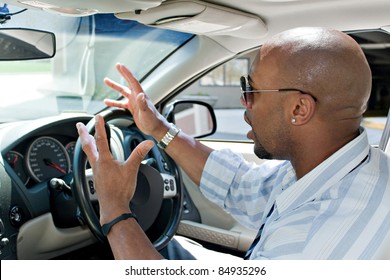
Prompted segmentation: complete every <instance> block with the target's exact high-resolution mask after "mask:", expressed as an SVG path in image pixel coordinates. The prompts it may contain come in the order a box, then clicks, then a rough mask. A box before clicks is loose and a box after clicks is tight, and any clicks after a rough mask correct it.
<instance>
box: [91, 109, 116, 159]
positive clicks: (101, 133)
mask: <svg viewBox="0 0 390 280" xmlns="http://www.w3.org/2000/svg"><path fill="white" fill-rule="evenodd" d="M95 121H96V124H95V141H96V147H97V149H98V151H99V155H100V157H101V158H107V157H109V158H111V157H112V156H111V152H110V149H109V147H108V139H107V133H106V128H105V126H104V120H103V117H102V116H100V115H96V116H95Z"/></svg>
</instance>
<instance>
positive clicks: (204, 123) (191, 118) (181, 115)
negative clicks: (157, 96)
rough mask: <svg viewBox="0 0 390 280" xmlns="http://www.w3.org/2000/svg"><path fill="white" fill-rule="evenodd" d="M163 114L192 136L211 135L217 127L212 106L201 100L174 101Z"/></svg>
mask: <svg viewBox="0 0 390 280" xmlns="http://www.w3.org/2000/svg"><path fill="white" fill-rule="evenodd" d="M165 116H166V118H167V120H168V121H170V122H174V123H175V124H176V125H177V126H178V127H179V128H180V129H181V130H183V131H184V132H185V133H186V134H188V135H190V136H192V137H194V138H201V137H206V136H209V135H212V134H213V133H215V131H216V129H217V124H216V119H215V114H214V110H213V108H212V107H211V106H210V104H208V103H205V102H202V101H194V100H180V101H175V102H174V103H172V104H170V105H169V106H168V107H167V110H166V114H165Z"/></svg>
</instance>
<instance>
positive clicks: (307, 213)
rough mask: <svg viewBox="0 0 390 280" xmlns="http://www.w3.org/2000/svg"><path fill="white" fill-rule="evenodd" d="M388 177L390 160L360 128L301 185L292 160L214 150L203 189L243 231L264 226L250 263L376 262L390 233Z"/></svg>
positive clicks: (202, 181) (204, 172)
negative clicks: (255, 159)
mask: <svg viewBox="0 0 390 280" xmlns="http://www.w3.org/2000/svg"><path fill="white" fill-rule="evenodd" d="M389 173H390V157H389V156H387V155H386V154H385V153H383V152H382V151H380V150H379V149H377V148H373V147H371V146H370V145H369V143H368V139H367V133H366V131H365V130H364V129H361V134H360V135H359V136H358V137H357V138H355V139H354V140H352V141H351V142H349V143H348V144H346V145H345V146H344V147H342V148H341V149H340V150H338V151H337V152H336V153H334V154H333V155H332V156H331V157H329V158H328V159H326V160H325V161H324V162H322V163H321V164H320V165H318V166H317V167H316V168H315V169H313V170H312V171H310V172H309V173H308V174H306V175H305V176H304V177H302V178H301V179H299V180H297V179H296V176H295V172H294V169H293V167H292V165H291V163H290V162H289V161H276V160H270V161H267V162H265V163H264V164H261V165H256V164H254V163H248V162H246V161H245V160H244V159H243V158H242V156H240V155H237V154H235V153H233V152H231V151H229V150H220V151H214V152H212V153H211V154H210V156H209V158H208V160H207V162H206V166H205V168H204V171H203V174H202V178H201V183H200V185H201V186H200V187H201V191H202V193H203V194H204V195H205V196H206V197H207V198H208V199H210V200H211V201H212V202H214V203H216V204H218V205H219V206H220V207H222V208H223V209H225V210H226V211H227V212H229V213H230V214H231V215H232V216H233V217H234V218H235V219H236V220H237V221H239V222H240V223H241V224H243V225H244V226H247V227H249V228H253V229H256V230H258V229H259V228H260V227H261V225H262V224H263V223H265V225H264V228H263V231H262V234H261V238H260V241H259V242H258V244H257V245H256V247H255V248H254V250H253V253H252V255H251V259H372V258H376V257H377V256H378V252H379V251H380V250H381V246H383V244H384V243H385V238H386V236H389V235H390V176H389ZM272 206H274V208H273V211H272V213H271V214H269V212H271V211H270V209H271V208H272Z"/></svg>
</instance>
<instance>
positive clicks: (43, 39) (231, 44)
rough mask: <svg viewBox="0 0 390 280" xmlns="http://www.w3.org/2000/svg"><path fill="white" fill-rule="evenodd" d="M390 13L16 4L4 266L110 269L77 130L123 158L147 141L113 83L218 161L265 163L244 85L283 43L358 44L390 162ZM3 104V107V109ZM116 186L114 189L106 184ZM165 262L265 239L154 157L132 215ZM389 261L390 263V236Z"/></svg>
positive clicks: (0, 42) (0, 36) (248, 1)
mask: <svg viewBox="0 0 390 280" xmlns="http://www.w3.org/2000/svg"><path fill="white" fill-rule="evenodd" d="M389 11H390V2H389V1H386V0H372V1H365V0H339V1H329V0H240V1H229V0H207V1H201V0H131V1H129V0H111V1H100V0H84V1H74V0H71V1H69V0H68V1H65V0H43V1H28V0H26V1H24V0H9V1H6V2H4V3H2V2H0V86H1V87H0V92H1V100H2V102H0V258H1V260H8V259H9V260H49V259H56V260H58V259H60V260H64V259H65V260H75V259H76V260H80V259H82V260H95V259H103V260H107V259H108V260H110V259H112V258H113V256H112V253H111V251H110V248H109V245H108V242H107V239H106V238H105V236H104V235H103V234H102V231H101V227H100V223H99V213H98V212H99V211H98V209H99V207H98V201H97V197H96V193H95V190H94V185H93V184H94V182H93V177H92V175H93V174H92V169H91V167H90V166H89V164H88V161H87V159H86V156H85V154H84V153H83V151H82V147H81V142H80V140H79V139H78V134H77V130H76V123H77V122H83V123H84V124H86V125H87V127H88V129H89V131H90V133H91V134H93V133H94V124H95V123H94V115H96V114H100V115H102V116H103V117H104V119H105V121H106V123H107V125H106V131H107V135H108V139H109V143H110V150H111V152H112V154H113V157H114V158H115V159H117V160H119V161H124V160H125V159H126V158H127V157H128V156H129V155H130V154H131V152H132V150H133V149H134V148H135V147H136V146H137V145H138V144H139V143H140V142H142V141H143V140H145V139H151V140H153V141H155V140H154V139H152V138H151V137H149V136H147V135H144V134H143V133H142V132H141V131H140V130H139V129H138V128H137V127H136V125H135V123H134V121H133V119H132V116H131V115H130V113H129V112H128V111H126V110H120V109H114V108H106V106H105V105H104V103H103V100H104V99H105V98H120V96H119V95H117V94H116V93H114V92H112V91H110V90H109V89H108V88H107V87H105V86H104V83H103V79H104V77H110V78H112V79H114V80H117V81H118V82H121V83H125V81H123V79H121V78H120V76H119V75H118V74H117V73H116V71H115V65H116V63H118V62H120V63H123V64H125V65H127V66H128V67H129V69H130V70H132V71H133V73H134V74H135V76H136V77H137V79H139V81H140V83H141V85H142V88H143V90H144V91H145V92H146V93H147V94H148V95H149V97H150V98H151V100H152V101H153V103H154V104H155V106H156V108H157V109H158V110H159V111H160V112H161V113H162V114H163V115H164V116H165V117H166V118H167V119H168V120H169V121H170V122H174V123H176V125H178V126H179V127H180V128H181V129H182V130H183V131H185V132H186V133H188V134H190V135H192V136H194V137H195V138H197V139H198V140H199V141H202V143H204V144H206V145H208V146H209V147H211V148H213V149H225V148H229V149H232V150H234V151H236V152H239V153H241V154H242V155H243V156H244V157H245V159H246V160H248V161H252V162H255V163H258V164H261V163H262V162H263V160H262V159H259V158H257V157H256V156H255V155H254V153H253V143H252V142H251V141H250V140H249V139H247V138H246V133H247V131H248V126H247V124H246V123H245V122H244V120H243V112H244V108H243V107H242V105H241V104H240V89H239V78H240V76H242V75H245V74H248V72H249V71H250V65H251V63H252V62H253V60H254V57H255V54H256V52H257V51H258V50H259V48H261V45H262V44H263V43H264V42H265V41H266V40H267V39H268V38H270V37H271V36H273V35H274V34H277V33H279V32H281V31H284V30H287V29H290V28H294V27H301V26H324V27H331V28H336V29H338V30H341V31H343V32H346V33H347V34H349V35H350V36H351V37H352V38H353V39H355V40H356V41H357V43H358V44H359V45H360V46H361V48H362V50H363V51H364V53H365V55H366V57H367V60H368V62H369V64H370V67H371V71H372V77H373V80H372V92H371V97H370V100H369V103H368V109H367V112H366V113H365V115H364V118H363V120H362V126H364V127H365V128H366V129H367V131H368V133H369V139H370V144H371V145H373V146H375V147H377V148H378V149H382V150H383V151H385V152H386V153H387V154H389V155H390V141H389V139H390V120H389V119H390V110H389V109H390V17H389ZM1 103H2V104H1ZM107 176H110V175H109V174H107ZM130 207H131V209H132V210H133V211H134V212H135V213H136V215H137V216H138V220H139V222H140V225H141V227H142V229H143V230H144V231H145V233H146V234H147V236H148V237H149V239H150V240H151V242H152V243H153V245H154V246H155V248H156V249H157V250H161V249H163V248H164V247H165V246H166V245H167V244H168V243H169V241H170V240H171V239H172V238H173V237H174V236H175V235H180V236H184V237H188V238H190V239H192V240H195V241H196V242H198V243H200V244H201V245H202V246H204V247H206V248H209V249H212V250H216V251H219V252H223V253H229V254H232V255H235V256H238V257H243V256H244V254H245V252H246V251H247V249H248V248H249V246H250V245H251V243H252V241H253V239H254V237H255V235H256V232H255V231H253V230H250V229H247V228H245V227H244V226H242V225H241V224H240V223H239V221H236V220H235V219H233V218H232V216H231V215H230V214H229V213H226V212H224V211H223V210H222V209H220V208H219V207H218V206H216V205H214V204H213V203H212V202H210V201H208V200H207V199H206V198H205V197H204V196H203V195H202V193H201V192H200V190H199V188H198V186H197V184H195V183H194V182H193V181H191V179H190V178H189V177H188V176H187V174H186V173H185V172H184V171H183V170H181V168H180V167H179V166H178V165H177V164H176V163H175V162H174V161H173V160H172V159H171V158H170V157H169V156H168V155H167V154H166V153H165V152H164V151H163V150H161V149H159V148H158V147H157V146H155V147H153V149H152V150H151V151H150V152H149V153H148V155H147V157H146V158H145V159H144V161H143V162H142V165H141V167H140V172H139V175H138V182H137V191H136V194H135V196H134V198H133V200H132V201H131V204H130ZM388 240H389V242H388V245H389V246H388V247H384V248H383V250H382V252H383V254H382V255H379V256H378V258H380V259H389V258H390V236H389V238H388Z"/></svg>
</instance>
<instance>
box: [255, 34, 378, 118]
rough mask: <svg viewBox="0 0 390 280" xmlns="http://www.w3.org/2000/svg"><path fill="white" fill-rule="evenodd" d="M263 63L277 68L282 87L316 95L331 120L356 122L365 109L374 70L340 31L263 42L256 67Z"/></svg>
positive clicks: (321, 109) (355, 44)
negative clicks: (266, 62) (268, 63)
mask: <svg viewBox="0 0 390 280" xmlns="http://www.w3.org/2000/svg"><path fill="white" fill-rule="evenodd" d="M263 60H264V61H265V60H268V62H270V63H272V64H273V66H274V69H275V73H274V74H275V75H277V76H278V77H279V78H280V79H281V80H280V82H281V83H282V85H281V86H286V87H296V88H299V89H302V90H303V91H307V92H310V93H311V94H312V95H314V96H315V97H316V98H317V99H318V101H317V111H318V113H319V114H320V115H323V116H324V117H325V116H326V118H327V119H328V120H329V118H334V120H335V121H337V120H346V119H356V123H357V122H358V121H359V120H360V118H361V116H362V114H363V113H364V111H365V110H366V104H367V101H368V98H369V96H370V92H371V71H370V68H369V65H368V63H367V60H366V58H365V56H364V53H363V52H362V50H361V48H360V47H359V45H358V44H357V43H356V42H355V41H354V40H353V39H352V38H351V37H350V36H348V35H346V34H344V33H342V32H340V31H337V30H332V29H325V28H296V29H291V30H288V31H285V32H283V33H280V34H278V35H276V36H274V37H273V38H272V39H271V40H270V41H268V42H267V43H266V44H264V46H263V47H262V48H261V51H260V52H259V55H258V59H257V63H255V64H254V68H257V67H261V63H262V61H263ZM259 63H260V64H259ZM257 64H259V65H257ZM253 70H255V71H256V69H252V71H253Z"/></svg>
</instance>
